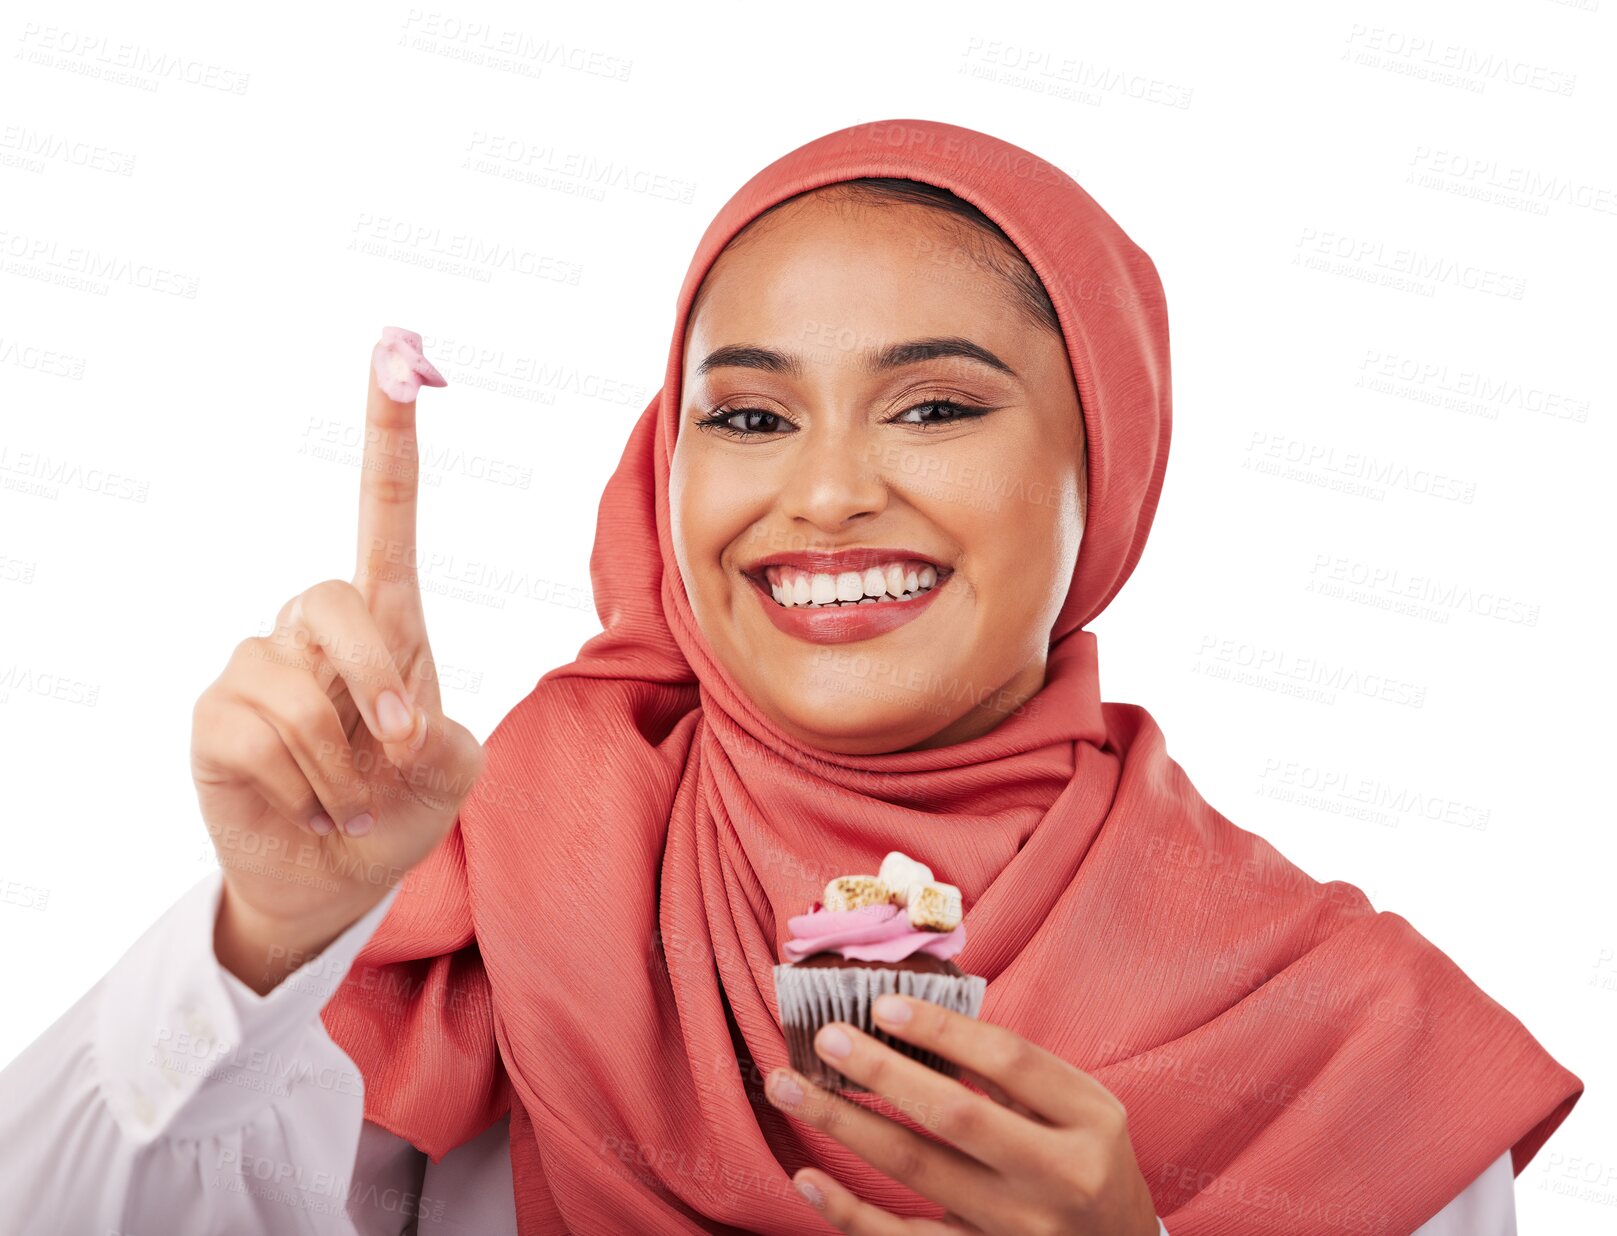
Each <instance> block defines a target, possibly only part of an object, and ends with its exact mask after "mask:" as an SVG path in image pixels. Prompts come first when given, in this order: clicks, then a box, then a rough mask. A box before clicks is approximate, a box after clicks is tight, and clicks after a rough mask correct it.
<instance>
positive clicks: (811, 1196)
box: [792, 1180, 825, 1210]
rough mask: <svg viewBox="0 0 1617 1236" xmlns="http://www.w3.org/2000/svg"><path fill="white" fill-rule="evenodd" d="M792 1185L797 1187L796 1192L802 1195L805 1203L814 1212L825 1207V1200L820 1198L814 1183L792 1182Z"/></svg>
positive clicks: (807, 1181)
mask: <svg viewBox="0 0 1617 1236" xmlns="http://www.w3.org/2000/svg"><path fill="white" fill-rule="evenodd" d="M792 1183H793V1184H794V1185H796V1186H797V1191H798V1192H799V1193H801V1194H802V1195H803V1200H804V1201H806V1202H807V1203H808V1204H809V1205H810V1206H813V1207H814V1208H815V1209H816V1210H818V1209H819V1208H820V1207H822V1206H824V1205H825V1198H824V1197H822V1196H821V1194H820V1191H819V1190H818V1189H817V1188H815V1187H814V1182H813V1181H812V1180H794V1181H792Z"/></svg>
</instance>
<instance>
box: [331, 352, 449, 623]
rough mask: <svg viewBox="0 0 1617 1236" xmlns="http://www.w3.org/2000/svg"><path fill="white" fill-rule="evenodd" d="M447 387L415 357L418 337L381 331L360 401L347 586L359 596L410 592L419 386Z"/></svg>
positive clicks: (413, 562)
mask: <svg viewBox="0 0 1617 1236" xmlns="http://www.w3.org/2000/svg"><path fill="white" fill-rule="evenodd" d="M423 383H425V384H426V385H427V386H447V385H448V383H447V382H445V380H444V377H443V375H442V374H440V373H439V372H438V371H437V370H436V369H434V368H433V367H432V364H431V363H430V362H429V361H428V360H427V358H426V357H425V356H423V355H422V353H421V336H420V335H418V334H416V333H415V332H414V331H410V330H402V329H400V328H399V327H397V326H387V327H383V328H382V338H381V339H380V340H379V341H378V342H377V344H376V347H375V348H374V349H373V350H372V352H371V371H370V384H369V390H368V393H367V395H366V399H365V455H364V459H363V461H362V462H361V464H360V474H359V554H358V566H357V567H356V569H355V576H354V584H355V586H356V587H358V588H359V589H360V591H361V592H363V593H364V594H365V595H366V596H367V597H374V596H375V595H376V593H377V592H378V591H380V590H381V589H380V586H381V585H385V584H391V583H403V584H405V585H407V586H409V587H410V588H411V590H412V591H413V590H415V589H416V587H417V586H418V584H417V579H416V545H415V524H416V518H415V515H416V492H417V489H418V486H419V479H420V473H421V467H420V460H419V458H418V452H417V443H416V432H415V401H416V393H417V392H418V391H419V390H420V389H421V386H422V384H423Z"/></svg>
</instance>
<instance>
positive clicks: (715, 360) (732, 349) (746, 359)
mask: <svg viewBox="0 0 1617 1236" xmlns="http://www.w3.org/2000/svg"><path fill="white" fill-rule="evenodd" d="M948 356H957V357H960V358H961V359H963V360H970V361H976V362H977V363H978V364H981V365H987V366H988V367H989V368H991V369H998V370H999V371H1000V372H1001V373H1008V374H1010V376H1011V377H1013V378H1018V377H1020V375H1019V374H1018V373H1017V372H1016V370H1014V369H1012V368H1011V367H1010V366H1009V365H1007V364H1006V363H1005V362H1004V361H1002V360H1000V358H999V357H997V356H995V355H994V354H993V353H992V352H990V351H989V350H988V349H987V348H985V347H983V346H982V345H981V344H976V343H973V342H972V341H971V340H969V339H962V338H961V337H960V336H958V335H938V336H933V337H932V338H929V339H911V340H910V341H909V342H907V343H894V344H889V345H888V346H887V347H885V348H880V349H875V350H871V351H869V352H867V353H866V357H867V368H868V369H869V371H870V372H871V373H881V372H883V371H884V370H888V369H898V368H901V367H902V366H904V365H914V364H918V363H919V362H921V361H929V360H938V359H939V358H942V357H948ZM724 368H734V369H764V370H768V371H769V372H770V373H782V374H785V375H786V376H788V377H792V378H800V377H802V376H803V361H802V358H800V357H798V356H796V355H794V354H793V353H790V352H781V351H778V350H777V349H775V348H766V347H764V346H762V345H761V344H754V343H729V344H726V345H725V346H724V347H722V348H718V349H715V350H714V351H712V352H709V353H708V355H707V357H706V358H705V359H704V360H703V361H702V363H701V364H700V365H698V366H697V367H696V374H695V376H697V377H700V376H701V375H702V374H704V373H708V372H710V371H712V370H714V369H724Z"/></svg>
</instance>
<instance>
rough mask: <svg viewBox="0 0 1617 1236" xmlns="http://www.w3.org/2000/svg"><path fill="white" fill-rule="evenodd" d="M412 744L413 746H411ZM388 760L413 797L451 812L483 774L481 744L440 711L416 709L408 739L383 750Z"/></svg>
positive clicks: (469, 732)
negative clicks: (414, 720) (414, 719)
mask: <svg viewBox="0 0 1617 1236" xmlns="http://www.w3.org/2000/svg"><path fill="white" fill-rule="evenodd" d="M412 744H414V745H412ZM383 751H384V752H385V753H386V755H387V758H388V761H389V762H390V763H392V764H393V766H394V767H395V768H397V769H398V770H399V776H400V777H401V778H403V779H404V781H406V782H407V783H408V784H409V786H410V791H411V793H413V794H414V795H415V796H416V798H418V799H420V800H421V801H422V802H423V803H425V804H427V805H428V806H430V807H432V808H434V809H436V810H442V811H454V810H455V809H456V808H458V807H459V806H460V804H461V803H462V802H463V801H464V800H465V798H466V795H468V794H469V793H471V790H472V786H473V785H474V784H476V782H477V778H478V777H479V776H480V775H481V774H482V772H483V765H484V764H485V762H486V761H487V758H488V756H487V753H486V752H485V751H484V750H483V744H482V743H480V742H478V740H477V737H476V735H474V734H473V733H472V732H471V731H470V730H469V729H467V728H466V727H465V726H464V725H461V724H460V723H459V722H458V721H453V720H451V719H450V718H448V717H446V716H444V715H443V713H441V712H436V711H433V712H430V713H429V712H428V711H427V710H425V709H423V708H421V707H420V706H419V705H418V706H417V708H416V728H415V730H414V732H413V733H412V734H411V736H410V738H408V739H406V740H404V741H402V742H397V743H388V744H386V745H385V746H384V747H383Z"/></svg>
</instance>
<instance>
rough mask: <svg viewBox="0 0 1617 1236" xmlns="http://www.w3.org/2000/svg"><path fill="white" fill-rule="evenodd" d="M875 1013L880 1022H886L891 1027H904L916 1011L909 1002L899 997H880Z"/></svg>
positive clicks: (877, 999) (877, 1000)
mask: <svg viewBox="0 0 1617 1236" xmlns="http://www.w3.org/2000/svg"><path fill="white" fill-rule="evenodd" d="M874 1012H875V1014H876V1017H877V1018H878V1019H879V1020H881V1021H885V1022H886V1023H887V1024H888V1025H889V1026H902V1025H903V1024H904V1023H905V1022H907V1021H908V1020H909V1019H910V1017H911V1016H912V1015H913V1014H914V1012H915V1010H914V1009H912V1008H910V1005H909V1001H907V1000H901V999H900V998H899V997H897V996H878V997H876V1007H875V1009H874Z"/></svg>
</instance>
